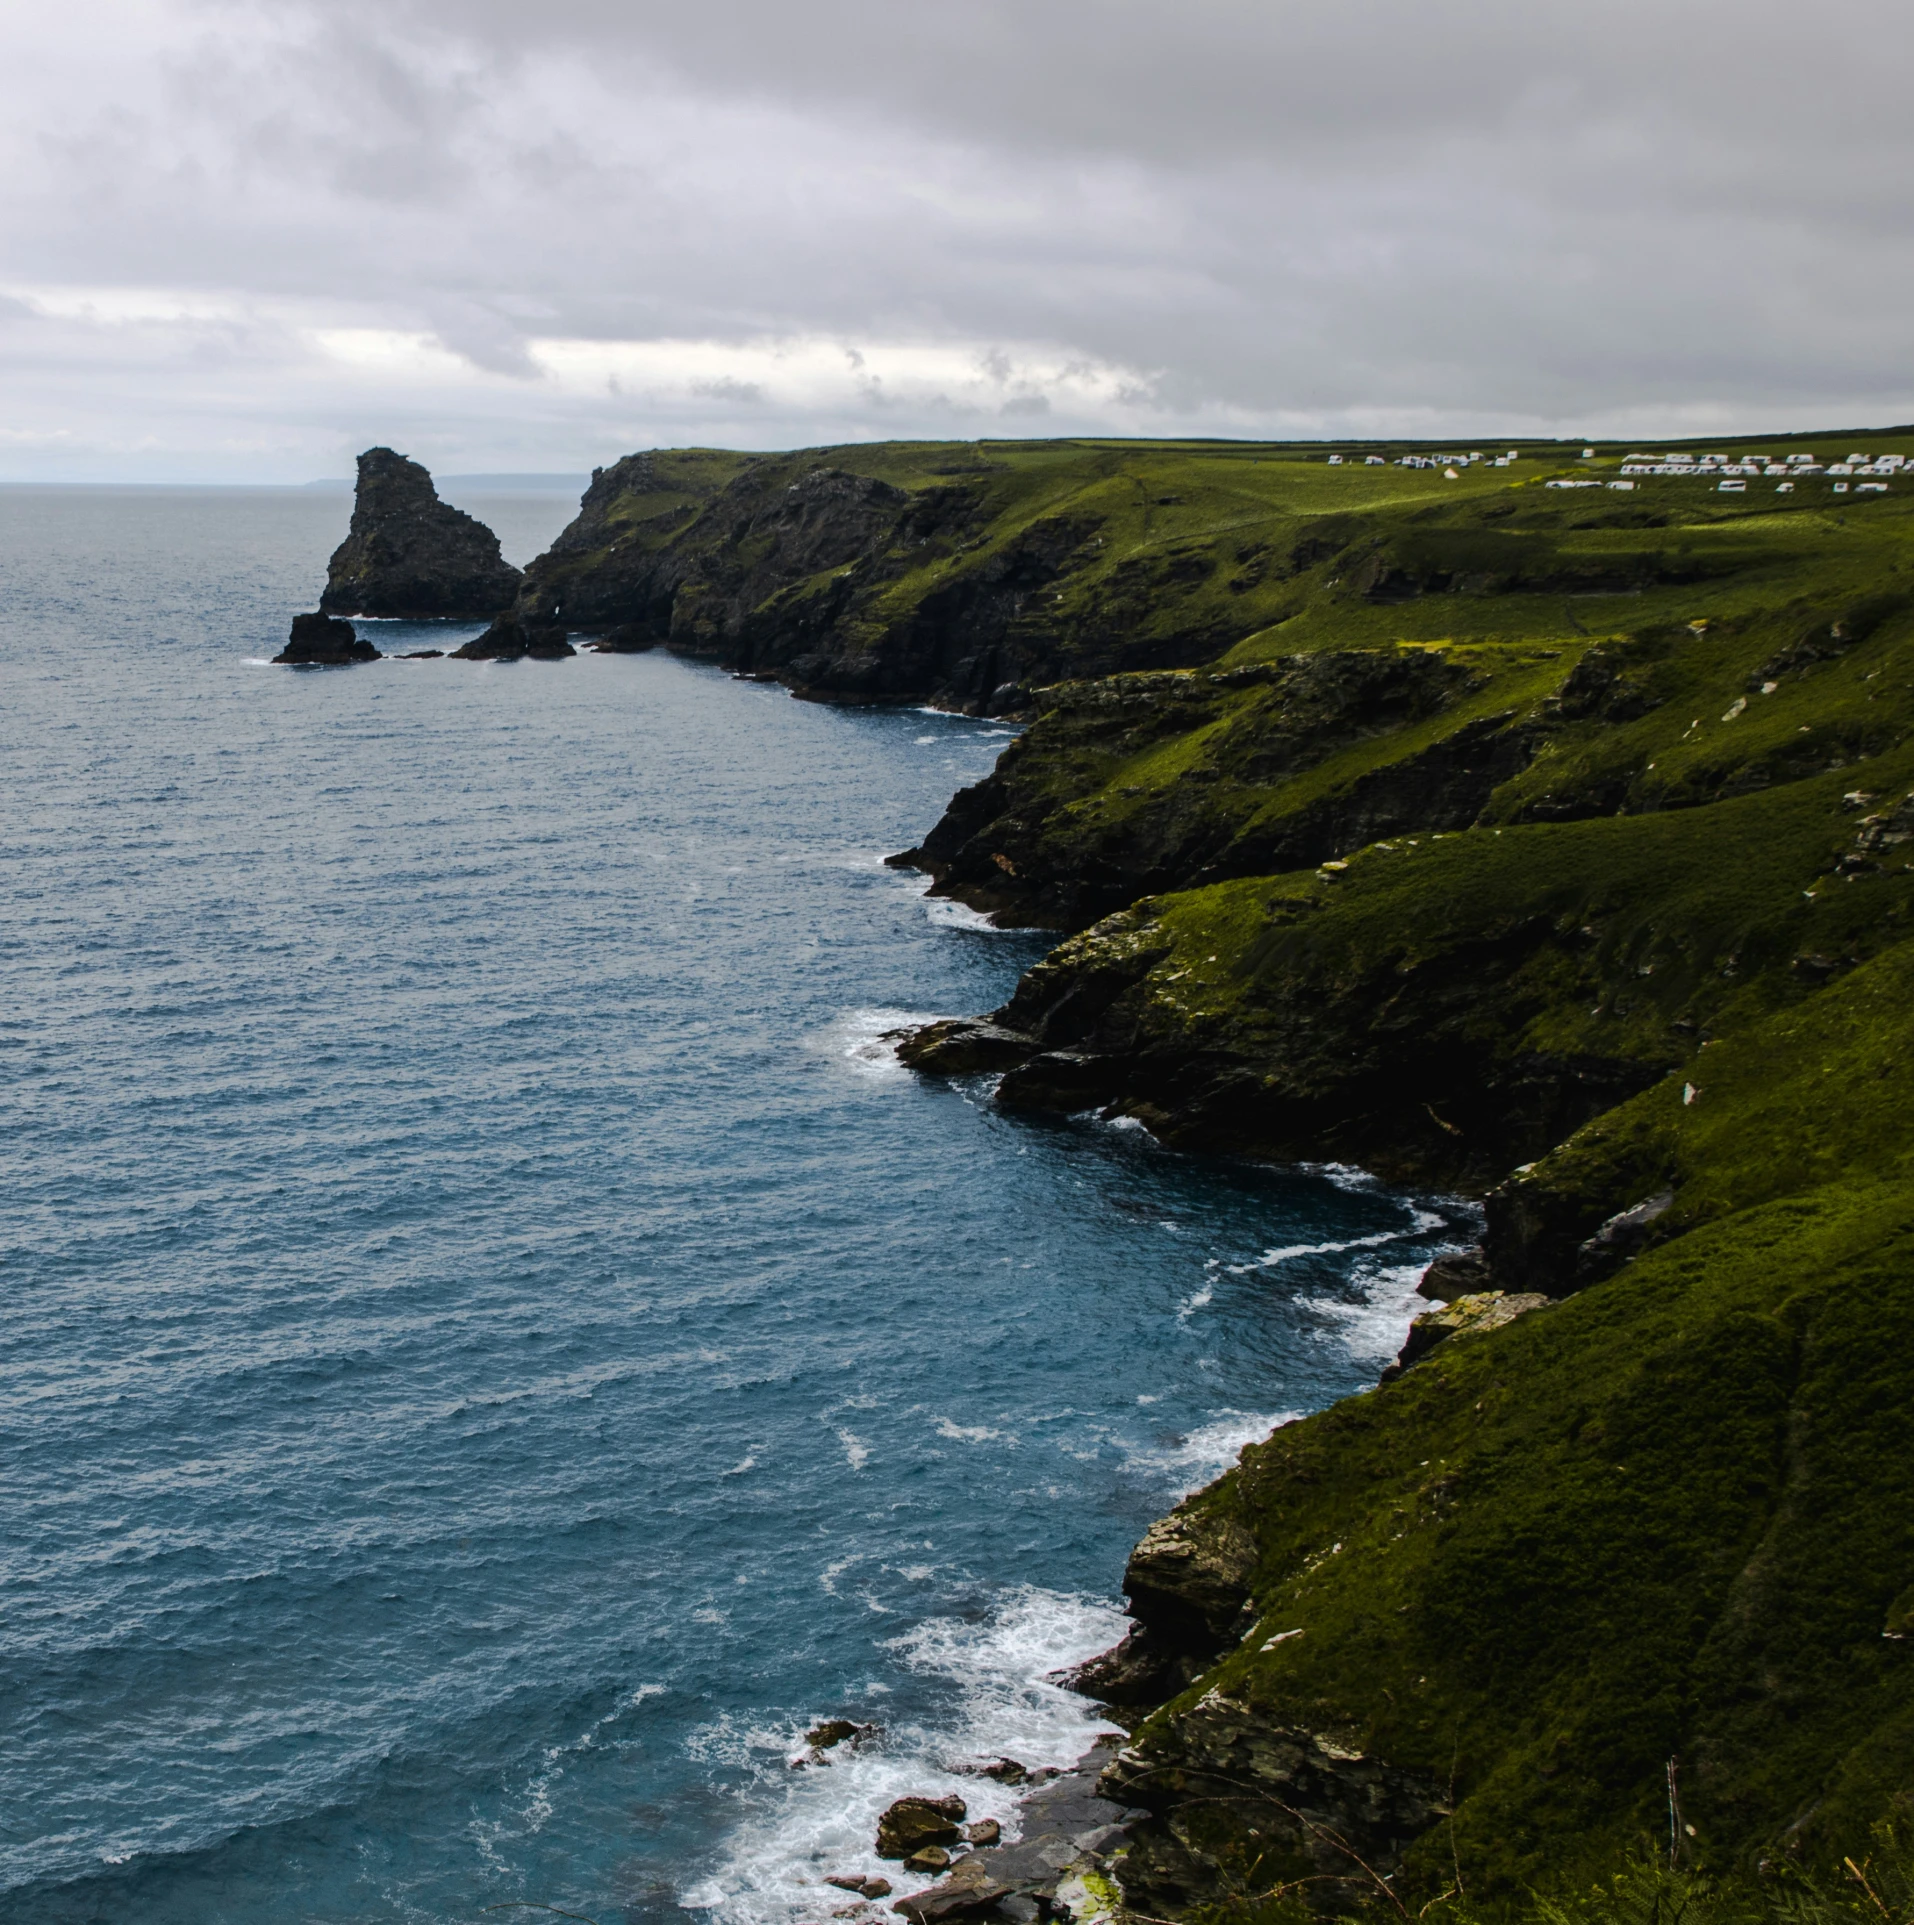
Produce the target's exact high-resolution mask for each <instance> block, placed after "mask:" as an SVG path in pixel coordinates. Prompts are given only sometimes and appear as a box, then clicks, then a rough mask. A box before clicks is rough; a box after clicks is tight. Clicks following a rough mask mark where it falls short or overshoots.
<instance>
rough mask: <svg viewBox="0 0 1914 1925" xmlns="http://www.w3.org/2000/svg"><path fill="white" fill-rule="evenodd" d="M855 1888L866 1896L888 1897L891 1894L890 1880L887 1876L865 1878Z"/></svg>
mask: <svg viewBox="0 0 1914 1925" xmlns="http://www.w3.org/2000/svg"><path fill="white" fill-rule="evenodd" d="M857 1889H858V1890H859V1891H860V1892H862V1893H863V1894H864V1896H865V1897H866V1898H888V1897H890V1895H891V1881H890V1880H889V1879H888V1878H867V1879H865V1881H864V1882H863V1884H861V1885H860V1886H858V1888H857Z"/></svg>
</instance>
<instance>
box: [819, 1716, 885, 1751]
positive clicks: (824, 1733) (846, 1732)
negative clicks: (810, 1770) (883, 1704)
mask: <svg viewBox="0 0 1914 1925" xmlns="http://www.w3.org/2000/svg"><path fill="white" fill-rule="evenodd" d="M878 1729H879V1727H878V1726H876V1725H874V1724H858V1723H857V1722H855V1720H853V1719H850V1718H826V1719H825V1720H824V1722H823V1723H822V1724H814V1725H813V1726H812V1727H811V1728H810V1730H809V1731H807V1732H806V1733H805V1734H804V1742H805V1743H806V1744H807V1745H809V1746H810V1747H811V1749H812V1750H813V1751H829V1750H831V1749H833V1748H834V1747H835V1746H837V1745H842V1744H848V1745H851V1746H852V1747H853V1748H855V1747H856V1746H858V1745H860V1744H862V1743H863V1742H864V1741H865V1740H866V1739H867V1738H875V1737H876V1736H877V1733H878Z"/></svg>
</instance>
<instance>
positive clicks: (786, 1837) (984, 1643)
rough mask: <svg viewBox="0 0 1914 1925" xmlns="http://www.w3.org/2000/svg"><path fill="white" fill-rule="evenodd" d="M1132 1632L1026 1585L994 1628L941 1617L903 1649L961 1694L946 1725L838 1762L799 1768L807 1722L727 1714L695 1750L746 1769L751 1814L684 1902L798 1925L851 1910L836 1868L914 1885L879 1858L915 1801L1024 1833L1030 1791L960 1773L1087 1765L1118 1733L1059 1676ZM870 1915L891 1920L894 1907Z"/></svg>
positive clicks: (747, 1918) (988, 1620) (881, 1742)
mask: <svg viewBox="0 0 1914 1925" xmlns="http://www.w3.org/2000/svg"><path fill="white" fill-rule="evenodd" d="M1127 1628H1128V1627H1127V1623H1126V1620H1125V1619H1124V1616H1123V1614H1122V1613H1121V1612H1120V1611H1118V1610H1117V1609H1116V1608H1115V1607H1114V1606H1113V1605H1109V1604H1104V1603H1100V1602H1097V1601H1095V1600H1093V1599H1089V1598H1081V1597H1068V1596H1064V1595H1062V1594H1061V1593H1058V1592H1055V1591H1046V1590H1041V1589H1039V1588H1037V1587H1036V1586H1034V1585H1025V1586H1020V1587H1018V1588H1017V1589H1015V1590H1012V1591H1009V1592H1006V1593H1005V1594H1004V1595H1003V1596H1002V1597H1000V1598H999V1599H998V1600H997V1602H996V1604H995V1605H994V1607H993V1608H992V1609H991V1610H990V1611H989V1612H988V1613H986V1614H985V1615H984V1616H983V1617H982V1618H981V1619H978V1620H972V1619H969V1618H956V1617H949V1618H932V1619H930V1620H929V1621H928V1622H926V1623H924V1624H920V1625H919V1626H918V1627H917V1628H916V1629H915V1630H914V1631H911V1632H909V1633H907V1634H906V1635H905V1636H903V1637H901V1638H898V1639H896V1640H894V1641H893V1642H892V1643H891V1645H890V1649H891V1650H892V1651H893V1652H894V1653H895V1654H896V1655H897V1657H898V1658H899V1659H900V1660H901V1661H902V1663H903V1664H904V1666H905V1668H906V1669H908V1670H910V1671H914V1672H916V1673H917V1674H918V1675H919V1676H922V1677H927V1678H935V1679H943V1680H947V1681H948V1682H950V1683H952V1684H954V1685H955V1686H956V1687H957V1690H956V1693H955V1698H954V1702H952V1703H951V1705H950V1707H949V1709H948V1710H947V1711H946V1712H945V1713H943V1714H942V1715H941V1716H940V1717H939V1718H938V1719H937V1720H936V1721H935V1722H933V1723H926V1724H900V1725H894V1726H892V1727H890V1728H889V1729H887V1730H886V1731H885V1732H884V1734H883V1735H882V1737H881V1738H880V1739H878V1740H877V1741H876V1742H875V1743H871V1744H867V1745H865V1746H863V1747H861V1748H859V1749H857V1750H851V1749H850V1748H848V1747H843V1746H840V1747H838V1748H837V1749H836V1750H834V1751H830V1752H827V1753H825V1754H824V1756H825V1757H826V1759H828V1760H829V1762H828V1763H824V1764H819V1765H807V1766H805V1767H804V1768H802V1769H797V1770H794V1769H792V1767H791V1764H790V1762H789V1761H790V1760H791V1759H792V1758H793V1757H794V1756H802V1755H803V1742H802V1741H803V1730H804V1727H803V1726H802V1725H800V1724H795V1723H794V1724H792V1725H790V1726H788V1727H780V1728H766V1729H763V1730H755V1731H740V1730H738V1729H737V1728H736V1727H735V1726H733V1725H732V1724H730V1723H729V1721H727V1720H722V1719H721V1720H719V1721H718V1722H717V1724H715V1725H712V1726H708V1727H706V1729H705V1731H703V1732H701V1733H699V1734H698V1735H697V1737H696V1739H695V1740H694V1742H693V1746H692V1749H693V1752H694V1755H696V1756H699V1757H703V1758H708V1759H711V1760H713V1761H717V1762H723V1763H727V1764H730V1765H732V1766H734V1767H738V1766H742V1767H743V1768H744V1769H745V1770H746V1771H747V1773H748V1774H749V1778H748V1783H747V1786H746V1789H745V1791H744V1792H743V1794H742V1795H743V1797H744V1800H745V1802H746V1804H747V1806H748V1807H749V1808H750V1811H749V1815H748V1816H747V1817H746V1818H745V1819H744V1820H743V1822H742V1823H741V1824H740V1825H739V1826H738V1828H737V1829H736V1830H735V1831H734V1832H733V1833H732V1835H731V1836H730V1838H728V1839H727V1840H726V1841H725V1843H724V1845H723V1846H722V1847H721V1849H720V1852H719V1856H718V1859H717V1862H716V1863H715V1864H714V1865H713V1866H712V1868H711V1870H710V1872H709V1873H708V1874H707V1875H706V1876H705V1877H704V1878H703V1879H701V1880H700V1881H699V1882H698V1884H696V1885H695V1886H693V1887H692V1888H691V1889H690V1890H689V1891H686V1892H684V1893H682V1894H681V1896H680V1902H681V1903H683V1904H685V1905H688V1906H695V1907H698V1908H699V1909H702V1910H707V1911H709V1912H710V1914H711V1916H712V1920H713V1925H795V1921H798V1920H824V1919H828V1918H829V1917H830V1915H831V1913H832V1912H833V1911H836V1910H838V1909H839V1908H840V1907H842V1906H844V1905H846V1904H849V1903H851V1902H852V1900H851V1895H850V1894H848V1893H844V1892H840V1891H838V1890H836V1889H835V1888H834V1887H831V1886H828V1885H825V1884H823V1883H822V1882H821V1881H822V1880H823V1879H824V1878H825V1877H826V1876H827V1875H829V1874H832V1873H852V1872H858V1873H862V1874H863V1875H864V1876H866V1877H879V1876H881V1877H885V1878H889V1879H890V1880H891V1881H892V1882H893V1883H895V1884H896V1885H897V1886H898V1888H899V1890H901V1891H909V1890H912V1889H914V1888H915V1884H916V1881H915V1880H913V1879H911V1878H910V1876H909V1874H904V1875H903V1876H902V1877H901V1878H900V1876H899V1873H898V1868H897V1867H896V1866H895V1865H892V1864H886V1863H885V1862H883V1861H882V1860H880V1859H879V1858H878V1857H877V1856H876V1855H875V1853H874V1852H873V1850H872V1845H873V1843H874V1842H875V1839H876V1834H877V1820H878V1816H879V1814H880V1813H881V1812H882V1811H883V1810H884V1808H885V1807H886V1806H887V1805H889V1804H890V1803H892V1801H893V1800H895V1799H898V1798H901V1797H904V1796H905V1795H906V1794H907V1793H919V1794H925V1795H928V1796H931V1797H941V1796H943V1795H944V1794H946V1793H949V1792H955V1793H956V1795H957V1796H958V1797H960V1798H961V1799H963V1801H964V1803H965V1805H966V1806H967V1807H968V1810H969V1816H970V1817H971V1818H972V1819H973V1820H974V1819H979V1818H995V1819H996V1820H997V1821H998V1822H999V1823H1000V1824H1001V1825H1003V1827H1004V1830H1005V1833H1006V1835H1007V1836H1011V1837H1014V1836H1016V1832H1017V1810H1018V1798H1017V1793H1016V1792H1015V1791H1014V1790H1013V1789H1012V1788H1011V1787H1009V1786H1007V1785H1000V1784H997V1783H995V1782H994V1781H993V1780H991V1779H989V1778H980V1777H976V1776H974V1775H972V1774H970V1773H967V1772H965V1771H963V1770H962V1769H961V1767H962V1766H964V1765H966V1764H973V1765H974V1764H976V1763H980V1762H984V1761H987V1760H989V1759H992V1758H996V1757H1000V1756H1002V1757H1011V1758H1015V1759H1017V1760H1018V1762H1019V1763H1021V1764H1024V1765H1027V1766H1030V1767H1032V1768H1036V1767H1041V1766H1044V1765H1054V1766H1059V1767H1062V1766H1067V1765H1071V1764H1074V1763H1075V1762H1076V1760H1077V1759H1078V1758H1079V1757H1081V1756H1082V1755H1083V1753H1084V1751H1085V1750H1086V1749H1087V1748H1088V1747H1089V1745H1090V1743H1091V1741H1092V1739H1094V1738H1095V1737H1096V1736H1097V1735H1098V1734H1099V1733H1102V1732H1106V1731H1110V1730H1113V1729H1114V1728H1115V1727H1113V1726H1111V1725H1109V1724H1106V1723H1105V1722H1104V1721H1103V1720H1101V1719H1099V1718H1098V1717H1097V1716H1096V1714H1095V1712H1094V1711H1093V1710H1092V1709H1091V1706H1090V1703H1089V1700H1088V1699H1086V1698H1081V1697H1079V1696H1077V1694H1076V1693H1075V1692H1072V1691H1066V1690H1064V1689H1063V1688H1062V1687H1061V1686H1060V1685H1058V1684H1056V1683H1055V1682H1053V1675H1052V1674H1054V1673H1056V1672H1059V1671H1062V1670H1064V1669H1067V1668H1068V1667H1069V1666H1072V1665H1076V1664H1081V1663H1082V1662H1083V1660H1084V1659H1086V1658H1089V1657H1093V1656H1094V1655H1095V1654H1096V1653H1097V1652H1099V1651H1102V1650H1106V1649H1108V1647H1109V1646H1110V1645H1112V1644H1114V1643H1115V1642H1116V1641H1117V1639H1118V1638H1119V1637H1121V1636H1122V1635H1123V1633H1124V1631H1125V1630H1126V1629H1127ZM833 1710H834V1707H831V1706H822V1707H819V1708H818V1709H817V1711H816V1714H815V1715H816V1716H818V1717H828V1716H831V1715H832V1714H833ZM871 1916H872V1918H873V1920H874V1921H876V1920H886V1925H887V1913H886V1910H885V1909H884V1908H883V1907H878V1908H875V1909H874V1910H873V1912H872V1914H871Z"/></svg>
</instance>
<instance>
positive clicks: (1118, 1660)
mask: <svg viewBox="0 0 1914 1925" xmlns="http://www.w3.org/2000/svg"><path fill="white" fill-rule="evenodd" d="M1255 1564H1256V1546H1255V1544H1254V1542H1253V1541H1252V1540H1251V1538H1250V1536H1249V1534H1248V1532H1247V1531H1245V1530H1244V1529H1243V1528H1242V1526H1241V1525H1239V1524H1237V1523H1235V1522H1234V1521H1233V1520H1232V1519H1230V1518H1228V1517H1226V1516H1224V1515H1221V1514H1219V1513H1217V1512H1216V1511H1214V1510H1210V1509H1206V1508H1202V1507H1200V1506H1194V1505H1191V1504H1181V1505H1179V1506H1178V1507H1177V1508H1176V1509H1175V1510H1173V1511H1172V1512H1171V1513H1170V1514H1169V1516H1167V1517H1162V1518H1159V1519H1158V1520H1157V1521H1156V1522H1155V1523H1154V1524H1152V1525H1151V1526H1150V1528H1149V1529H1148V1530H1147V1531H1146V1532H1145V1533H1144V1535H1143V1538H1142V1541H1141V1542H1140V1543H1139V1544H1138V1545H1137V1547H1136V1549H1135V1550H1134V1551H1132V1552H1131V1553H1130V1561H1129V1563H1128V1564H1127V1565H1126V1566H1125V1567H1124V1572H1123V1589H1124V1591H1125V1593H1126V1594H1127V1598H1128V1606H1127V1608H1128V1610H1129V1613H1130V1616H1131V1618H1132V1620H1133V1623H1132V1626H1131V1629H1130V1632H1129V1634H1128V1636H1126V1637H1125V1638H1124V1639H1123V1641H1122V1643H1120V1644H1118V1645H1117V1646H1115V1647H1114V1648H1113V1649H1112V1650H1109V1651H1106V1652H1104V1653H1103V1655H1102V1656H1101V1657H1097V1658H1092V1659H1091V1660H1090V1662H1089V1663H1088V1664H1085V1665H1081V1666H1079V1667H1078V1668H1077V1670H1076V1671H1075V1672H1073V1673H1072V1674H1071V1676H1070V1684H1071V1686H1072V1688H1073V1689H1075V1690H1078V1691H1081V1692H1083V1693H1085V1694H1086V1695H1087V1696H1089V1697H1093V1698H1101V1699H1102V1700H1103V1701H1104V1702H1105V1703H1106V1704H1121V1705H1153V1704H1161V1703H1163V1701H1164V1700H1165V1699H1167V1698H1172V1697H1174V1696H1175V1695H1176V1694H1177V1693H1178V1692H1179V1691H1181V1690H1184V1689H1185V1688H1186V1687H1187V1686H1188V1685H1189V1684H1190V1683H1191V1682H1192V1681H1193V1680H1194V1679H1196V1678H1198V1677H1200V1676H1201V1675H1202V1674H1203V1672H1205V1671H1206V1670H1208V1668H1209V1667H1210V1665H1211V1664H1212V1663H1214V1662H1215V1660H1216V1658H1217V1656H1218V1654H1219V1653H1221V1652H1222V1651H1224V1650H1227V1649H1228V1647H1229V1646H1230V1645H1231V1644H1233V1643H1234V1642H1235V1641H1236V1639H1237V1638H1238V1637H1240V1636H1241V1635H1242V1628H1243V1627H1242V1623H1241V1619H1242V1615H1243V1611H1244V1607H1245V1606H1246V1605H1247V1604H1248V1602H1249V1581H1250V1576H1251V1573H1252V1572H1253V1571H1254V1569H1255Z"/></svg>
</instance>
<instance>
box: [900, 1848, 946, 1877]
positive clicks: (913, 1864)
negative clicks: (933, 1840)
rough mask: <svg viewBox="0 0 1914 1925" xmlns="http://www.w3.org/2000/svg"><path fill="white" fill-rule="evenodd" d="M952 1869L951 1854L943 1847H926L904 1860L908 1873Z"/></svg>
mask: <svg viewBox="0 0 1914 1925" xmlns="http://www.w3.org/2000/svg"><path fill="white" fill-rule="evenodd" d="M949 1868H950V1853H949V1852H947V1851H946V1850H945V1849H944V1848H943V1846H942V1845H926V1846H925V1847H924V1848H923V1849H922V1850H921V1851H914V1852H912V1853H911V1855H910V1856H909V1857H908V1858H907V1859H905V1860H904V1869H905V1870H906V1871H907V1872H941V1871H947V1870H948V1869H949Z"/></svg>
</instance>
